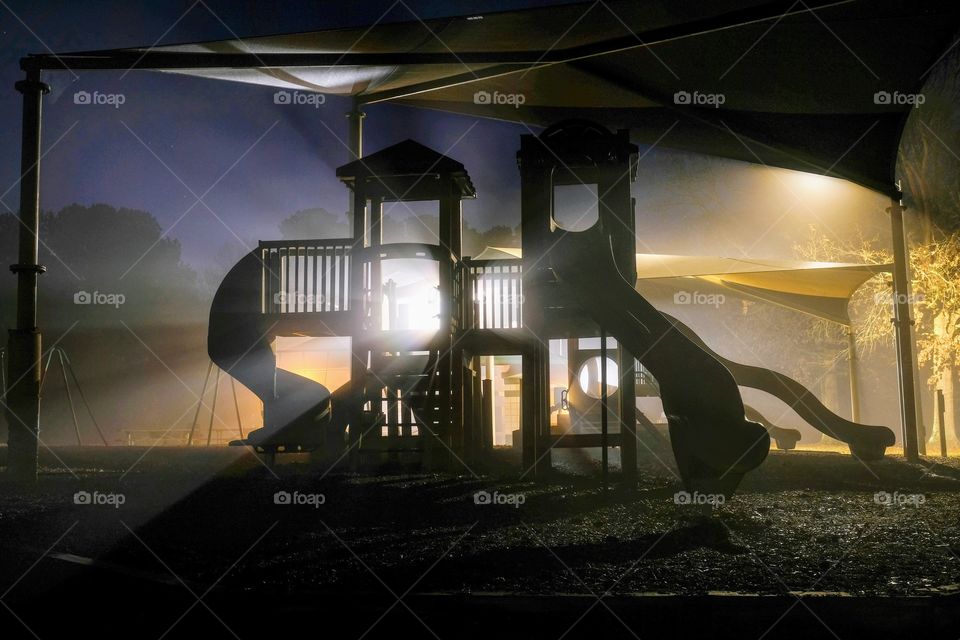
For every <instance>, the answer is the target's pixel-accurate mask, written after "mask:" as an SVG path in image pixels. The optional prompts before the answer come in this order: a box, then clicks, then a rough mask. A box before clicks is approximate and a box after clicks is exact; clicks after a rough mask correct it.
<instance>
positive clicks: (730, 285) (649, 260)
mask: <svg viewBox="0 0 960 640" xmlns="http://www.w3.org/2000/svg"><path fill="white" fill-rule="evenodd" d="M522 257H523V251H522V250H521V249H517V248H514V247H487V248H485V249H484V250H483V251H482V252H480V254H479V255H477V257H476V258H474V260H518V259H520V258H522ZM892 268H893V265H890V264H853V263H848V262H809V261H802V260H765V259H764V260H755V259H747V258H722V257H713V256H679V255H670V254H663V253H638V254H637V284H638V285H639V286H642V285H643V283H645V282H655V283H659V284H664V285H666V286H668V287H671V288H673V289H676V290H678V291H683V290H686V291H689V290H690V289H691V288H695V287H696V286H699V284H691V283H693V282H696V283H709V285H710V286H714V287H719V288H721V289H725V290H727V291H730V292H733V293H736V294H737V295H739V296H741V297H747V298H754V299H758V300H762V301H764V302H770V303H773V304H777V305H780V306H783V307H787V308H789V309H793V310H795V311H800V312H802V313H806V314H808V315H812V316H816V317H818V318H822V319H824V320H829V321H831V322H837V323H840V324H843V325H849V324H850V316H849V314H848V313H847V303H848V302H849V301H850V297H851V296H853V294H854V293H855V292H856V291H857V289H859V288H860V286H861V285H862V284H863V283H864V282H866V281H867V280H869V279H870V278H872V277H873V276H875V275H877V274H879V273H887V272H890V271H891V270H892Z"/></svg>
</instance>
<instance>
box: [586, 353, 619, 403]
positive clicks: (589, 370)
mask: <svg viewBox="0 0 960 640" xmlns="http://www.w3.org/2000/svg"><path fill="white" fill-rule="evenodd" d="M577 381H578V382H579V383H580V388H581V389H582V390H583V392H584V393H585V394H587V395H588V396H590V397H591V398H599V397H600V395H601V393H600V391H601V389H600V356H593V357H592V358H588V359H587V360H585V361H584V362H583V364H581V365H580V371H578V372H577ZM619 384H620V368H619V367H617V363H616V362H614V360H613V358H607V396H611V395H613V394H614V393H616V392H617V388H618V387H619Z"/></svg>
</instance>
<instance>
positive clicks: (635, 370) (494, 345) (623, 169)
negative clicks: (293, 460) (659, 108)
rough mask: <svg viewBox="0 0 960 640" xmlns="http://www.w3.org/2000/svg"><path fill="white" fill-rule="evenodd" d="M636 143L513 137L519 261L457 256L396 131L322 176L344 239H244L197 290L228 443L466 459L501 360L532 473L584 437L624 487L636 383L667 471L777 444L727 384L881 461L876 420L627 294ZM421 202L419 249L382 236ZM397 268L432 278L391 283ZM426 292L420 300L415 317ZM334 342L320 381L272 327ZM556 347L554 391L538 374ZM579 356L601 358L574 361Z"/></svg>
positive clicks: (883, 441)
mask: <svg viewBox="0 0 960 640" xmlns="http://www.w3.org/2000/svg"><path fill="white" fill-rule="evenodd" d="M636 156H637V148H636V146H635V145H633V144H631V143H630V142H629V139H628V137H627V134H626V132H624V131H619V132H617V133H611V132H609V131H607V130H606V129H605V128H603V127H602V126H600V125H597V124H594V123H591V122H588V121H582V120H574V121H565V122H563V123H560V124H558V125H556V126H554V127H550V128H548V129H547V130H546V131H544V132H543V133H542V134H541V135H540V136H532V135H527V136H523V138H522V140H521V148H520V151H519V152H518V155H517V159H518V165H519V168H520V172H521V187H522V193H521V198H522V205H521V231H522V239H521V240H522V245H523V246H522V251H521V252H516V253H519V255H521V256H522V257H513V254H511V253H509V252H502V251H501V252H500V253H501V254H504V255H506V256H507V257H502V256H498V257H497V258H494V259H482V260H481V259H477V260H474V259H471V258H468V257H464V256H462V252H461V244H460V232H461V222H462V221H461V201H462V200H463V199H464V198H474V197H476V191H475V189H474V187H473V184H472V182H471V180H470V177H469V174H468V172H467V170H466V168H465V167H464V166H463V165H462V164H461V163H459V162H457V161H455V160H453V159H452V158H449V157H447V156H443V155H441V154H439V153H437V152H435V151H433V150H431V149H429V148H427V147H425V146H423V145H421V144H419V143H416V142H414V141H411V140H407V141H404V142H401V143H399V144H396V145H394V146H392V147H388V148H386V149H383V150H381V151H378V152H376V153H374V154H372V155H369V156H367V157H365V158H363V159H360V160H356V161H354V162H351V163H349V164H347V165H344V166H342V167H340V168H339V169H337V176H338V177H339V178H340V179H341V181H343V182H344V184H345V185H346V186H347V187H348V188H350V189H351V192H352V197H353V235H352V236H351V237H350V238H339V239H323V240H319V239H317V240H310V239H303V240H286V241H273V240H271V241H262V242H261V243H260V245H259V247H258V248H257V249H256V250H255V251H253V252H251V253H250V254H248V255H247V256H245V257H244V258H243V259H241V260H240V262H238V263H237V265H236V266H235V267H234V268H233V269H232V270H231V271H230V272H229V273H228V275H227V276H226V277H225V279H224V281H223V283H222V285H221V287H220V288H219V290H218V292H217V294H216V296H215V298H214V302H213V306H212V309H211V314H210V326H209V353H210V357H211V359H212V360H213V362H214V363H215V364H216V365H217V366H219V367H221V368H222V369H223V370H225V371H227V372H229V373H230V375H232V376H234V377H235V378H236V379H237V380H239V381H240V382H241V383H243V384H244V385H245V386H247V387H248V388H249V389H250V390H252V391H253V392H254V393H255V394H257V396H258V397H260V399H261V400H262V401H263V406H264V411H263V415H264V427H263V428H262V429H258V430H255V431H252V432H251V433H249V435H248V437H247V438H245V439H242V440H239V441H237V442H236V444H245V445H250V446H253V447H255V448H256V450H257V451H259V452H261V453H263V454H264V455H266V456H268V457H272V456H274V455H275V454H277V453H283V452H296V451H316V450H320V451H323V452H325V453H326V454H329V455H342V454H344V452H346V451H350V454H351V455H352V456H353V459H354V460H358V459H360V458H362V457H363V456H365V455H366V454H371V453H372V454H389V455H391V456H408V457H410V456H413V457H416V458H419V459H420V460H422V461H423V463H424V464H426V465H428V466H443V465H444V464H445V463H446V461H448V460H449V459H451V458H454V457H455V458H460V459H462V460H466V461H470V460H474V459H477V458H478V457H479V456H482V455H483V453H484V451H485V450H487V449H489V448H490V447H491V446H493V437H492V432H493V429H492V425H491V416H492V414H493V412H492V410H491V406H492V403H493V398H492V397H491V395H492V394H491V391H492V389H493V384H492V383H493V380H492V378H493V376H494V370H495V366H494V365H493V362H494V360H493V358H495V357H498V356H519V358H520V360H521V367H520V369H521V375H520V385H519V386H520V394H519V395H520V402H519V406H520V411H519V414H520V415H519V443H520V444H521V449H522V460H523V467H524V469H525V470H527V471H530V472H532V473H534V474H535V475H537V474H542V473H546V472H547V471H548V470H549V469H550V467H551V451H552V450H553V449H554V448H557V447H561V448H563V447H574V448H583V447H592V448H596V447H599V448H600V449H601V453H602V458H603V460H604V463H606V452H607V450H608V449H609V448H610V447H619V449H620V457H621V464H622V468H623V475H624V479H625V480H626V481H628V482H632V481H633V480H635V474H636V447H637V442H638V441H637V437H636V424H637V421H638V419H639V420H640V421H641V422H640V423H641V426H642V427H643V428H645V429H647V428H650V426H651V425H650V424H649V420H648V419H647V418H646V416H642V414H641V415H640V416H638V415H637V405H636V401H637V396H638V395H652V394H657V395H659V396H660V398H661V401H662V403H663V407H664V413H665V414H666V417H667V422H668V425H669V432H670V440H671V444H672V447H673V450H674V454H675V456H676V457H677V461H678V465H679V467H680V469H681V472H682V475H683V478H684V480H685V481H686V482H687V484H688V485H689V486H691V487H692V488H696V489H700V490H712V491H717V492H724V493H727V492H730V491H732V490H733V489H734V488H735V487H736V484H737V483H738V482H739V479H740V477H742V475H743V473H745V472H746V471H748V470H749V469H751V468H754V467H755V466H757V465H758V464H760V462H761V461H762V460H763V458H764V457H765V455H766V453H767V450H768V448H769V446H770V434H769V433H768V430H769V431H770V432H772V435H773V436H774V439H776V440H778V441H779V442H780V446H781V448H785V449H789V448H792V446H793V445H794V444H795V443H796V439H797V437H798V435H799V434H797V432H795V431H793V430H783V429H779V428H778V427H775V426H774V425H770V424H769V423H768V422H767V423H766V424H765V425H763V424H760V423H758V422H754V421H752V420H749V419H747V417H746V415H747V414H748V412H749V414H750V415H751V416H752V417H753V418H754V419H758V420H760V421H761V422H766V421H765V420H762V416H759V414H758V413H757V412H755V411H754V410H748V409H747V408H745V407H744V405H743V403H742V401H741V399H740V393H739V390H738V388H737V385H738V384H739V385H743V386H751V387H755V388H758V389H761V390H764V391H767V392H768V393H771V394H774V395H776V396H777V397H779V398H780V399H782V400H784V401H785V402H786V404H787V405H788V406H790V407H791V408H793V409H794V410H796V411H797V412H798V413H799V414H800V415H801V416H802V417H804V419H806V420H807V421H808V422H810V424H811V425H812V426H814V427H815V428H817V429H819V430H821V431H822V432H824V433H826V434H827V435H830V436H831V437H834V438H837V439H838V440H841V441H843V442H846V443H847V444H848V445H849V446H850V449H851V451H852V452H853V453H854V454H855V455H857V456H859V457H861V458H864V459H876V458H879V457H881V456H882V455H883V453H884V450H885V449H886V447H889V446H891V445H892V444H894V435H893V432H892V431H890V430H889V429H887V428H886V427H880V426H866V425H859V424H855V423H852V422H850V421H847V420H845V419H843V418H841V417H840V416H837V415H835V414H833V413H832V412H830V411H829V410H827V409H826V407H824V406H823V405H822V404H821V403H819V401H816V400H815V398H814V397H813V395H812V394H811V393H810V392H809V391H808V390H807V389H805V388H804V387H803V386H801V385H800V384H799V383H797V382H796V381H793V380H791V379H789V378H787V377H786V376H783V375H782V374H779V373H777V372H773V371H769V370H766V369H761V368H759V367H752V366H745V365H739V364H737V363H733V362H731V361H729V360H725V359H723V358H721V357H720V356H718V355H717V354H716V353H714V352H713V351H712V350H710V348H709V347H708V346H707V345H705V344H704V343H703V341H701V340H700V339H699V338H698V337H697V336H696V334H695V333H693V331H691V330H690V329H689V328H688V327H686V326H685V325H683V324H682V323H680V322H679V321H678V320H676V319H675V318H672V317H671V316H669V315H667V314H663V313H661V312H659V311H657V310H656V309H655V308H654V307H653V306H651V305H650V304H649V303H648V302H647V301H646V300H645V299H644V298H643V297H642V296H641V295H640V294H639V293H638V292H637V291H636V289H635V284H636V279H637V273H636V261H635V229H636V228H637V225H636V220H635V217H634V215H635V214H634V205H633V201H632V198H631V195H630V184H631V182H632V181H633V180H634V179H635V177H636ZM571 189H573V190H574V191H577V190H579V191H580V192H581V193H579V194H577V193H574V191H571ZM584 193H586V194H587V196H588V197H587V198H586V200H585V202H586V203H587V206H586V207H585V208H584V210H583V212H582V213H580V214H579V215H577V213H578V212H576V211H575V212H574V215H573V219H572V220H570V219H569V218H567V220H568V221H567V224H571V223H572V224H573V226H576V225H577V224H578V223H581V226H582V223H583V220H582V219H585V218H586V219H588V220H589V222H590V224H589V226H587V228H585V230H582V231H576V230H569V229H565V228H564V227H563V226H562V224H564V221H563V218H564V216H565V214H564V213H563V212H562V211H561V210H562V209H564V208H565V207H566V206H567V205H568V204H569V203H570V202H571V201H576V202H578V204H581V205H582V203H583V202H584V199H583V197H582V196H583V194H584ZM591 200H592V202H591ZM422 201H435V202H436V203H437V209H436V210H437V211H438V212H439V228H438V229H437V230H436V234H435V236H434V237H435V242H433V243H429V242H422V243H409V242H403V243H391V242H387V241H385V239H388V235H389V234H388V233H386V234H385V229H384V209H385V207H386V206H390V205H391V204H395V203H404V202H422ZM591 216H592V217H591ZM431 233H432V232H431ZM404 264H405V265H407V266H408V267H409V265H411V264H412V265H414V269H413V272H415V273H418V274H421V275H422V274H423V273H430V274H433V279H432V280H431V278H429V277H427V278H420V280H419V281H415V282H414V281H411V282H405V281H404V278H403V277H402V276H401V275H398V274H402V272H403V269H401V268H399V267H398V265H404ZM425 265H428V266H425ZM407 272H408V273H409V272H410V270H409V268H408V269H407ZM418 288H419V291H418ZM431 305H433V306H434V307H435V309H434V310H435V311H436V313H435V314H434V313H433V311H430V312H427V313H424V312H423V309H429V308H430V307H431ZM345 337H346V338H349V356H348V358H346V363H344V362H342V361H341V362H340V364H338V365H337V366H338V367H339V368H341V369H343V368H347V369H349V376H347V377H346V379H341V380H340V385H339V386H337V387H334V388H328V387H326V386H324V385H323V384H320V383H319V382H317V381H316V380H314V379H311V377H310V376H308V375H301V374H300V373H297V372H295V371H293V370H288V369H285V368H282V367H278V354H280V350H279V344H280V340H282V339H290V338H299V339H312V338H320V339H333V340H338V339H339V340H342V339H343V338H345ZM552 345H558V347H559V349H557V348H552ZM557 355H562V356H564V357H565V358H564V359H565V360H566V372H565V374H566V378H565V379H564V380H563V382H562V383H561V385H560V386H561V387H564V388H563V389H558V388H557V386H558V385H557V384H555V382H553V381H552V378H554V379H555V378H556V375H553V376H552V375H551V374H552V373H554V374H555V372H554V371H553V370H552V368H551V360H552V359H554V360H557ZM591 357H592V358H597V359H598V361H599V363H600V364H599V366H598V367H596V366H595V367H594V370H593V372H592V373H591V371H589V370H587V371H586V373H584V371H585V370H584V366H585V364H586V361H587V359H589V358H591ZM610 363H612V366H611V364H610ZM597 373H599V376H600V377H599V385H597V382H598V381H597V380H596V379H595V378H596V374H597ZM611 375H612V376H613V377H614V378H615V380H611V379H610V378H609V376H611ZM591 376H592V377H591ZM591 388H592V389H594V392H593V393H592V395H591V394H590V393H586V392H584V391H585V389H591ZM628 390H629V391H628ZM558 391H559V393H557V392H558ZM631 391H632V392H631ZM597 412H599V414H600V415H599V420H597V419H596V417H595V416H596V413H597ZM565 413H566V414H567V415H566V416H564V414H565ZM591 416H594V417H592V418H591ZM605 467H606V464H604V468H605Z"/></svg>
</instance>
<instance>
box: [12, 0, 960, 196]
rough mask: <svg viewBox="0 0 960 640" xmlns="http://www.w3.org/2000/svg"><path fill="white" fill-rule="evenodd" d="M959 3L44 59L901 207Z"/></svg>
mask: <svg viewBox="0 0 960 640" xmlns="http://www.w3.org/2000/svg"><path fill="white" fill-rule="evenodd" d="M958 24H960V3H958V2H956V0H925V1H924V2H917V1H916V0H832V1H825V0H810V1H809V2H803V1H802V0H794V1H792V2H790V1H788V2H781V1H769V0H768V1H763V0H711V1H710V2H677V1H676V0H643V1H637V0H609V1H607V2H584V3H577V4H568V5H561V6H554V7H549V8H538V9H529V10H520V11H508V12H501V13H493V14H484V15H475V16H462V17H453V18H443V19H434V20H427V21H421V20H411V21H410V22H402V23H393V24H375V25H373V26H370V27H367V28H356V29H336V30H329V31H319V32H311V33H299V34H290V35H276V36H266V37H251V38H241V39H233V40H224V41H218V42H206V43H197V44H183V45H171V46H164V47H158V48H146V47H145V48H140V49H126V50H108V51H99V52H85V53H78V54H61V55H59V56H52V55H43V56H34V57H32V58H30V59H28V63H29V64H34V65H37V66H40V67H41V68H48V69H53V68H64V67H69V68H71V69H84V68H89V69H105V68H139V69H159V70H168V71H175V72H178V73H187V74H191V75H196V76H202V77H206V78H220V79H224V80H233V81H238V82H247V83H253V84H261V85H268V86H271V87H278V88H280V89H284V90H291V89H293V90H306V91H317V92H324V93H329V94H336V95H342V96H353V97H355V98H356V99H357V100H358V101H359V102H360V103H371V102H381V101H392V102H397V103H401V104H407V105H411V106H416V107H426V108H434V109H442V110H446V111H452V112H457V113H464V114H472V115H475V116H479V117H484V118H497V119H503V120H510V121H514V122H524V123H527V124H529V125H531V126H542V125H548V124H551V123H553V122H556V121H559V120H562V119H565V118H570V117H580V118H590V119H593V120H596V121H598V122H601V123H603V124H604V125H606V126H608V127H610V128H629V129H630V131H631V135H632V138H633V140H634V141H635V142H640V143H647V144H653V143H658V144H660V145H663V146H668V147H674V148H680V149H686V150H691V151H697V152H703V153H708V154H713V155H718V156H725V157H729V158H736V159H739V160H745V161H748V162H759V163H763V164H769V165H774V166H780V167H785V168H789V169H798V170H802V171H808V172H814V173H821V174H829V175H834V176H838V177H842V178H846V179H848V180H851V181H853V182H856V183H859V184H861V185H864V186H867V187H870V188H872V189H875V190H878V191H880V192H883V193H887V194H890V195H893V196H897V195H898V193H897V189H896V187H895V186H894V168H895V163H896V156H897V148H898V145H899V140H900V135H901V131H902V128H903V125H904V123H905V121H906V118H907V116H908V114H909V113H910V112H911V109H912V108H913V107H914V106H915V103H916V100H917V99H916V97H915V96H916V95H917V94H918V93H919V92H920V91H921V89H922V86H923V82H924V78H925V76H926V74H927V72H928V71H929V70H930V68H931V67H932V66H933V65H934V64H935V63H936V62H937V61H938V60H939V59H940V58H941V57H942V55H943V54H944V52H945V51H946V50H947V49H948V48H949V47H950V46H951V45H952V43H953V38H954V37H955V35H956V30H957V27H958Z"/></svg>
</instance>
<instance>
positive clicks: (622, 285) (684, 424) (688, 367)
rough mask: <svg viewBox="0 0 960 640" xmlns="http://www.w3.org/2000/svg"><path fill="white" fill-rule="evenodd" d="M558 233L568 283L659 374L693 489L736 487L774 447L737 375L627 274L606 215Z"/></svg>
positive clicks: (558, 254)
mask: <svg viewBox="0 0 960 640" xmlns="http://www.w3.org/2000/svg"><path fill="white" fill-rule="evenodd" d="M556 233H557V234H558V239H557V244H556V246H555V247H554V249H553V250H552V251H551V252H550V254H549V256H550V261H551V267H552V269H553V271H554V273H555V274H556V276H557V279H558V281H559V282H560V284H561V286H563V287H568V288H569V290H570V291H571V292H572V293H573V294H574V295H575V297H576V300H577V301H578V304H579V306H580V307H581V308H582V310H583V311H584V312H585V313H587V314H589V315H590V316H591V318H592V319H593V320H594V322H596V323H597V324H598V325H600V326H601V327H603V328H604V329H605V330H606V331H608V332H609V333H610V334H611V335H613V336H614V337H615V338H616V339H617V340H618V341H619V342H620V343H621V344H623V345H624V346H626V348H627V349H628V350H629V351H630V352H631V353H632V354H633V355H634V357H636V358H637V359H639V360H640V361H641V362H642V363H643V365H644V366H645V367H646V368H647V369H649V370H650V372H651V373H652V374H653V376H654V377H655V378H656V379H657V381H658V383H659V385H660V399H661V401H662V403H663V409H664V413H665V414H666V416H667V423H668V426H669V430H670V442H671V446H672V448H673V453H674V457H675V458H676V461H677V467H678V469H679V470H680V475H681V477H682V479H683V481H684V484H685V485H686V487H687V489H688V490H690V491H698V492H703V493H714V494H716V493H721V494H723V495H729V494H731V493H733V491H734V490H735V489H736V487H737V486H738V485H739V483H740V480H741V479H742V478H743V475H744V474H745V473H746V472H747V471H750V470H751V469H754V468H756V467H757V466H759V465H760V464H761V463H762V462H763V460H764V459H765V458H766V456H767V453H768V452H769V450H770V435H769V434H768V433H767V430H766V429H765V428H764V427H763V426H762V425H760V424H757V423H755V422H751V421H749V420H747V419H746V418H745V417H744V416H745V411H744V407H743V401H742V400H741V398H740V389H739V388H738V386H737V382H736V380H734V378H733V376H732V375H731V374H730V372H729V371H728V370H727V368H726V367H724V365H723V364H722V363H721V362H720V361H719V360H718V359H717V358H716V357H714V356H713V355H712V354H710V353H708V352H707V351H705V350H704V349H702V348H701V347H700V345H698V344H697V343H696V342H694V341H693V340H691V339H690V338H689V337H688V336H687V335H686V334H685V333H684V332H682V331H680V330H679V329H677V328H676V327H675V326H674V324H673V323H672V322H670V321H669V320H668V319H667V318H665V317H664V316H663V314H661V313H660V312H659V311H657V309H656V308H654V307H653V305H651V304H650V303H649V302H647V300H646V299H644V297H643V296H641V295H640V294H639V293H638V292H637V291H636V289H635V288H634V283H633V282H629V281H627V280H625V279H624V278H623V276H622V274H621V273H620V271H619V270H618V269H617V266H616V262H615V261H614V257H613V251H612V247H611V244H610V238H609V237H607V236H606V235H605V234H604V233H603V231H602V229H601V226H600V224H599V223H598V224H596V225H594V226H593V227H591V228H590V229H589V230H587V231H583V232H580V233H573V232H566V231H563V230H558V231H557V232H556Z"/></svg>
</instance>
